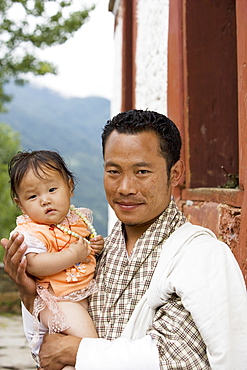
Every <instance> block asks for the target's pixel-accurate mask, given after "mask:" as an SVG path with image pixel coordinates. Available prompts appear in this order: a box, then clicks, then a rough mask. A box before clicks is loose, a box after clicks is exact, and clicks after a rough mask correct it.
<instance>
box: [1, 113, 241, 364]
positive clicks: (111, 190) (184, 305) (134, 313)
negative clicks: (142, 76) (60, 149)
mask: <svg viewBox="0 0 247 370" xmlns="http://www.w3.org/2000/svg"><path fill="white" fill-rule="evenodd" d="M102 144H103V155H104V186H105V191H106V196H107V200H108V202H109V204H110V206H111V207H112V208H113V210H114V211H115V213H116V216H117V218H118V219H119V221H118V222H117V223H116V224H115V226H114V227H113V231H112V233H111V234H110V236H109V237H108V238H106V242H105V249H104V251H103V253H102V255H101V256H100V260H99V262H98V268H97V276H96V279H97V283H98V287H99V291H98V292H97V293H95V294H93V295H92V297H91V299H90V305H89V312H90V314H91V316H92V318H93V321H94V323H95V326H96V329H97V331H98V334H99V337H100V338H99V339H90V338H84V339H82V340H81V339H79V338H75V337H72V336H64V335H62V334H54V335H51V336H47V337H46V339H45V341H44V344H43V346H42V348H41V352H40V358H41V365H42V367H43V368H44V369H45V370H51V369H52V370H58V369H61V368H63V366H64V365H66V364H68V365H75V363H76V369H79V370H81V369H86V370H89V369H90V370H96V369H97V370H98V369H100V370H104V369H105V370H131V369H135V370H145V369H147V370H148V369H150V370H156V369H168V370H169V369H186V370H190V369H191V370H192V369H193V370H194V369H213V370H214V369H215V370H217V369H219V370H223V369H224V370H246V369H247V365H246V364H247V351H246V348H247V295H246V288H245V284H244V280H243V277H242V274H241V272H240V269H239V267H238V265H237V262H236V261H235V259H234V257H233V255H232V253H231V251H230V249H229V247H228V246H226V245H225V244H224V243H222V242H219V241H218V240H217V239H216V238H215V237H214V235H213V233H211V232H210V231H209V230H207V229H203V228H201V227H199V226H193V225H191V224H190V223H188V222H186V219H185V217H184V215H183V214H182V213H181V212H180V211H179V210H178V208H177V207H176V204H175V202H174V200H173V199H172V198H171V192H172V187H173V186H176V185H177V184H178V183H179V180H180V179H181V176H182V174H183V170H184V168H183V162H182V161H181V159H180V149H181V138H180V134H179V131H178V129H177V127H176V126H175V124H174V123H173V122H172V121H170V120H169V119H168V118H167V117H165V116H164V115H162V114H158V113H156V112H151V111H141V110H132V111H128V112H124V113H120V114H118V115H117V116H115V117H114V118H113V119H112V120H110V121H108V123H107V124H106V126H105V128H104V131H103V134H102ZM21 242H22V236H21V235H19V236H17V237H13V238H12V240H11V241H10V242H8V243H7V241H6V240H4V241H2V243H3V245H4V246H5V248H6V255H5V259H4V263H5V269H6V271H7V273H9V275H10V276H11V277H12V278H13V280H14V281H15V282H16V283H17V284H18V285H19V289H20V293H21V297H22V301H23V303H24V305H25V306H26V309H28V310H29V311H32V302H33V299H34V297H33V296H34V286H33V281H32V280H31V279H30V278H28V276H27V275H26V274H25V265H26V262H25V259H24V260H23V259H22V260H21V257H22V255H23V253H24V250H25V247H21V249H20V248H19V245H20V244H21ZM20 261H21V262H20ZM19 262H20V263H19ZM26 309H25V308H24V315H26V317H31V315H30V314H29V313H28V311H27V310H26Z"/></svg>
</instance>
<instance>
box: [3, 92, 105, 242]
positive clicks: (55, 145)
mask: <svg viewBox="0 0 247 370" xmlns="http://www.w3.org/2000/svg"><path fill="white" fill-rule="evenodd" d="M6 90H7V92H8V93H11V94H12V95H13V96H14V99H13V100H12V102H11V103H10V104H9V105H8V106H7V108H8V109H9V111H8V112H7V113H1V114H0V121H1V122H5V123H7V124H9V125H10V126H11V127H12V128H13V129H14V130H15V131H18V132H19V133H20V136H21V143H22V147H23V149H24V150H28V149H31V150H38V149H47V150H57V151H58V152H59V153H60V154H61V155H62V157H63V158H64V159H65V160H66V162H67V164H68V166H69V168H70V169H71V170H72V171H73V173H74V174H75V175H76V177H77V179H78V184H77V186H76V190H75V196H74V198H73V199H72V201H73V203H74V204H75V205H76V206H85V207H89V208H91V209H92V210H93V214H94V226H95V228H96V230H97V231H98V233H100V234H102V235H103V236H106V232H107V202H106V200H105V194H104V189H103V181H102V178H103V160H102V153H101V133H102V128H103V126H104V124H105V122H106V121H107V120H108V119H109V117H110V102H109V100H107V99H104V98H101V97H87V98H64V97H63V96H61V95H59V94H58V93H56V92H54V91H52V90H49V89H47V88H37V87H35V86H33V85H26V86H24V87H17V86H14V85H9V86H8V87H7V89H6Z"/></svg>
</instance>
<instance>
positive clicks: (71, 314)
mask: <svg viewBox="0 0 247 370" xmlns="http://www.w3.org/2000/svg"><path fill="white" fill-rule="evenodd" d="M58 305H59V307H60V309H61V311H62V312H63V313H64V315H65V318H66V321H67V323H68V324H69V328H68V329H67V330H65V331H64V333H65V334H71V335H74V336H76V337H80V338H98V334H97V332H96V329H95V327H94V324H93V321H92V319H91V317H90V315H89V313H88V311H87V300H86V299H84V300H83V301H80V302H58Z"/></svg>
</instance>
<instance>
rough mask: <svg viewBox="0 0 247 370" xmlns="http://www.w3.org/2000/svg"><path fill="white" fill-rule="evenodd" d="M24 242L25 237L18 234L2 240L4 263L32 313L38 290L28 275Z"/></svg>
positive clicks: (5, 268) (6, 270)
mask: <svg viewBox="0 0 247 370" xmlns="http://www.w3.org/2000/svg"><path fill="white" fill-rule="evenodd" d="M23 240H24V237H23V235H19V234H18V233H17V232H16V233H14V234H13V235H12V237H11V239H10V240H8V239H2V240H1V244H2V246H3V247H4V249H5V255H4V258H3V263H4V270H5V272H6V273H7V274H8V275H9V276H10V278H11V279H12V280H13V281H14V283H15V284H16V285H17V287H18V289H19V292H20V296H21V300H22V302H23V303H24V305H25V306H26V308H27V309H28V310H29V311H30V312H32V309H33V301H34V298H35V291H36V289H35V282H34V280H33V279H32V278H31V277H30V276H29V275H27V273H26V267H27V261H26V257H24V254H25V251H26V249H27V246H26V245H25V244H24V243H23ZM22 243H23V244H22Z"/></svg>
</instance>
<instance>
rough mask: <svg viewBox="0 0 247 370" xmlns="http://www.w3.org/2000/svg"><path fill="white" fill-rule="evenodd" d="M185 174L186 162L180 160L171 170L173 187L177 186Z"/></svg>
mask: <svg viewBox="0 0 247 370" xmlns="http://www.w3.org/2000/svg"><path fill="white" fill-rule="evenodd" d="M183 174H184V162H183V161H182V160H181V159H179V160H178V161H177V162H176V163H175V164H174V165H173V166H172V168H171V172H170V184H171V186H177V185H178V184H179V182H180V180H181V178H182V176H183Z"/></svg>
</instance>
